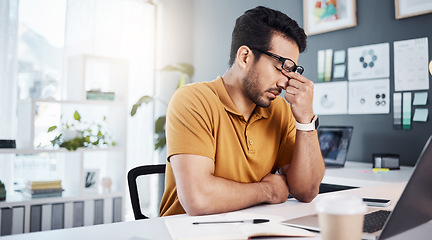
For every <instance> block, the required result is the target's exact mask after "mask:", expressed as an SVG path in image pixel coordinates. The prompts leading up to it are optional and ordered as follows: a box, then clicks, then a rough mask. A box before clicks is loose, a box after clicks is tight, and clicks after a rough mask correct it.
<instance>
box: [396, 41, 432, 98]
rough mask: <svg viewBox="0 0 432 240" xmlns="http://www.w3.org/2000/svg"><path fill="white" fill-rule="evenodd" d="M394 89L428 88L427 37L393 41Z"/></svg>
mask: <svg viewBox="0 0 432 240" xmlns="http://www.w3.org/2000/svg"><path fill="white" fill-rule="evenodd" d="M393 46H394V84H395V91H413V90H424V89H429V71H428V62H429V61H428V60H429V56H428V53H429V48H428V38H417V39H411V40H405V41H397V42H394V44H393Z"/></svg>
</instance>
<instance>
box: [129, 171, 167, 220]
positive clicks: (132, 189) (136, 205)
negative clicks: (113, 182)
mask: <svg viewBox="0 0 432 240" xmlns="http://www.w3.org/2000/svg"><path fill="white" fill-rule="evenodd" d="M165 166H166V164H156V165H145V166H139V167H136V168H133V169H131V170H129V172H128V176H127V179H128V185H129V194H130V199H131V203H132V210H133V212H134V215H135V220H138V219H147V218H148V217H147V216H145V215H144V214H142V212H141V207H140V202H139V196H138V187H137V182H136V179H137V177H139V176H142V175H149V174H161V173H165Z"/></svg>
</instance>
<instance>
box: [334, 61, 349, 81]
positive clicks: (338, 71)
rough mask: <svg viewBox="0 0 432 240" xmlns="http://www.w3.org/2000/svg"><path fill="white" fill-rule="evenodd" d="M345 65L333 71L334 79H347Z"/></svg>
mask: <svg viewBox="0 0 432 240" xmlns="http://www.w3.org/2000/svg"><path fill="white" fill-rule="evenodd" d="M345 69H346V66H345V64H342V65H336V66H334V69H333V78H344V77H345Z"/></svg>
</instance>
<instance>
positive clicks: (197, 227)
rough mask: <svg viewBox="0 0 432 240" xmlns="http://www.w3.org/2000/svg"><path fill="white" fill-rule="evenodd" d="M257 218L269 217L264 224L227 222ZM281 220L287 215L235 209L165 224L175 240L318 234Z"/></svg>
mask: <svg viewBox="0 0 432 240" xmlns="http://www.w3.org/2000/svg"><path fill="white" fill-rule="evenodd" d="M256 218H259V219H266V220H268V222H266V223H260V224H252V223H234V222H232V223H226V221H242V220H247V219H256ZM281 221H283V218H282V217H279V216H271V215H262V214H253V213H238V212H232V213H227V214H215V215H206V216H197V217H188V218H183V217H168V218H166V219H165V226H166V227H167V229H168V232H169V233H170V235H171V238H172V239H173V240H205V239H211V240H216V239H217V240H225V239H227V240H228V239H229V240H233V239H239V240H240V239H244V240H247V239H250V238H251V237H263V236H279V237H280V236H283V237H286V236H289V237H314V236H315V234H314V233H312V232H309V231H307V230H304V229H300V228H294V227H289V226H284V225H281V224H279V223H280V222H281ZM215 222H219V223H215ZM221 222H224V223H221ZM196 223H201V224H196ZM203 223H209V224H203Z"/></svg>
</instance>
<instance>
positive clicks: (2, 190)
mask: <svg viewBox="0 0 432 240" xmlns="http://www.w3.org/2000/svg"><path fill="white" fill-rule="evenodd" d="M4 200H6V187H5V185H4V183H3V182H2V181H1V180H0V201H4Z"/></svg>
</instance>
